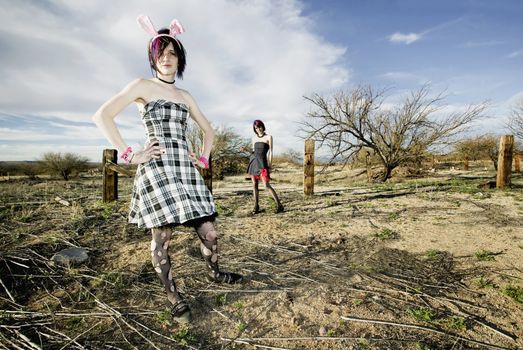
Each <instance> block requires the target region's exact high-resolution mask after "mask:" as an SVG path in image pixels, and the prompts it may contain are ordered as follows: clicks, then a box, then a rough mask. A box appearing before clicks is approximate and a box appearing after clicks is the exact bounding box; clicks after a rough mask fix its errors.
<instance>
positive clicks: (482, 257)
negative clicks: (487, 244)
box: [474, 249, 496, 261]
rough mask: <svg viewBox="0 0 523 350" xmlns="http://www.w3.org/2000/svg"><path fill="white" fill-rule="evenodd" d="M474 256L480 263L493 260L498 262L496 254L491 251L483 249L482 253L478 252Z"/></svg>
mask: <svg viewBox="0 0 523 350" xmlns="http://www.w3.org/2000/svg"><path fill="white" fill-rule="evenodd" d="M474 255H475V256H476V259H478V260H479V261H493V260H496V258H495V255H496V253H494V252H491V251H489V250H484V249H482V250H480V251H477V252H476V253H475V254H474Z"/></svg>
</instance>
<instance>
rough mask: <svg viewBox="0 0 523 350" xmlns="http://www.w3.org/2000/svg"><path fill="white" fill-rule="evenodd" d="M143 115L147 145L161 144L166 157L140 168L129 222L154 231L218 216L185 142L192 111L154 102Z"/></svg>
mask: <svg viewBox="0 0 523 350" xmlns="http://www.w3.org/2000/svg"><path fill="white" fill-rule="evenodd" d="M141 115H142V122H143V125H144V127H145V131H146V136H147V142H152V141H154V140H157V141H159V145H160V147H162V148H165V150H166V153H165V154H162V156H161V158H159V159H151V160H150V161H148V162H145V163H142V164H140V165H138V169H137V170H136V175H135V179H134V186H133V194H132V197H131V208H130V212H129V222H130V223H134V224H137V225H138V227H140V228H153V227H160V226H165V225H169V224H183V223H187V222H188V221H190V220H195V219H200V218H205V217H212V216H215V213H216V208H215V205H214V201H213V197H212V194H211V192H210V191H209V190H208V189H207V187H206V186H205V182H204V181H203V178H202V177H201V175H200V173H199V172H198V170H197V169H196V167H195V166H194V164H193V163H192V162H191V160H190V159H189V147H188V146H187V141H186V138H185V132H186V129H187V118H188V117H189V108H188V107H187V106H186V105H185V104H183V103H177V102H171V101H166V100H154V101H151V102H149V103H147V104H146V105H145V106H144V108H143V110H142V111H141Z"/></svg>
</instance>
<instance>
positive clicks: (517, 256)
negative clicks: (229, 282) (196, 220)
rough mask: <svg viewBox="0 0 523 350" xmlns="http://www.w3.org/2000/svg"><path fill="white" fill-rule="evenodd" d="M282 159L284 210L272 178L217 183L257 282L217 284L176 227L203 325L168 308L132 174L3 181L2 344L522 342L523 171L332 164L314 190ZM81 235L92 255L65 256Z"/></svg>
mask: <svg viewBox="0 0 523 350" xmlns="http://www.w3.org/2000/svg"><path fill="white" fill-rule="evenodd" d="M274 170H275V171H274V173H273V177H274V179H275V181H274V186H275V188H276V189H277V191H278V192H279V193H280V195H281V197H282V199H283V202H284V204H285V206H286V211H285V212H284V213H282V214H278V215H275V214H273V213H272V212H273V204H272V202H271V201H270V200H269V199H268V196H267V195H266V194H265V193H263V192H262V193H261V196H262V202H261V204H262V209H263V211H262V213H261V214H259V215H257V216H251V215H250V213H249V212H250V209H251V207H252V203H251V201H252V198H251V194H250V185H249V181H248V180H246V179H245V177H244V176H236V177H232V178H228V179H227V180H226V181H224V182H217V183H215V191H214V193H215V199H216V203H217V205H218V207H219V211H220V214H221V216H220V218H219V220H218V229H219V231H220V232H221V241H220V242H221V251H222V260H221V261H222V263H221V264H222V267H224V268H226V269H229V270H233V271H239V272H241V273H243V274H245V275H246V277H247V281H246V282H245V283H244V284H242V285H236V286H232V287H231V286H224V285H215V284H209V283H208V282H207V281H206V280H205V278H204V273H203V269H204V264H203V261H202V259H201V258H200V256H199V249H198V244H197V240H196V238H195V236H194V234H192V232H191V231H190V230H188V229H185V228H184V229H181V230H180V231H179V233H180V234H179V235H177V236H176V238H175V239H174V241H173V243H172V245H171V258H172V261H173V275H175V278H176V282H177V284H178V286H179V287H180V289H181V290H182V292H183V293H184V294H185V295H186V296H187V297H188V299H189V301H190V304H191V306H192V308H193V310H194V316H195V317H194V322H193V323H191V324H190V325H188V326H181V325H178V324H176V323H174V322H173V321H172V320H171V318H170V316H169V313H168V306H167V303H166V299H165V297H164V295H163V291H162V288H161V286H160V284H159V281H158V280H157V277H156V276H155V274H154V271H153V269H152V268H151V266H150V262H149V252H148V249H149V248H148V246H149V236H148V234H147V232H145V231H142V230H138V229H137V228H136V227H134V226H131V225H127V224H126V214H127V204H128V203H127V202H128V200H129V193H130V186H131V179H127V178H121V180H120V201H118V202H115V203H112V204H104V203H101V202H100V201H99V198H100V190H101V179H99V178H86V179H78V180H75V181H71V182H69V183H64V182H63V181H52V180H45V181H44V180H42V181H40V182H39V181H28V180H15V181H10V182H1V183H0V187H1V188H0V190H1V193H2V198H1V200H2V203H0V247H1V248H0V276H1V277H0V279H1V284H0V344H1V345H0V349H1V348H8V349H10V348H17V347H18V348H21V349H29V348H31V347H32V348H34V349H36V348H45V349H61V348H63V349H82V348H86V349H102V348H106V349H111V348H112V349H172V348H192V349H255V348H275V349H436V348H437V349H451V348H452V349H476V348H477V349H483V348H500V349H516V348H521V347H523V342H522V340H521V336H523V328H522V326H521V324H520V321H518V320H521V319H523V311H522V308H521V303H520V300H521V298H520V297H521V287H522V286H523V273H522V268H523V266H522V265H523V263H522V261H523V249H521V246H522V244H523V231H522V229H521V227H522V225H523V219H522V216H521V211H522V210H523V190H522V188H523V186H522V183H523V181H522V179H521V177H515V178H514V183H515V184H516V185H517V186H516V187H515V188H513V189H512V190H507V191H497V190H482V189H479V188H478V187H477V185H478V184H479V183H480V182H484V181H485V180H484V179H482V178H481V177H480V178H477V177H478V174H479V173H474V174H475V175H474V174H472V175H474V176H470V175H471V174H470V173H468V175H469V176H468V177H464V176H463V175H465V174H464V173H459V172H456V171H446V172H445V173H443V174H441V173H439V174H431V178H428V177H425V178H410V179H409V178H399V179H394V181H392V182H391V183H387V184H367V183H366V174H365V173H364V172H362V169H349V168H345V169H343V170H341V169H339V168H332V169H328V170H327V171H326V172H325V173H324V174H322V175H321V176H320V177H319V178H318V179H317V182H316V183H317V186H316V195H315V196H312V197H303V195H302V193H301V186H302V183H301V181H302V174H301V167H298V166H294V167H292V166H291V165H289V164H280V165H278V166H277V167H276V168H275V169H274ZM435 175H438V176H435ZM460 175H461V177H459V176H460ZM479 175H481V176H483V175H485V174H483V173H482V174H479ZM488 175H492V174H488ZM57 196H58V197H60V198H62V199H65V200H67V201H69V202H70V203H71V205H70V206H64V205H62V204H60V203H59V202H57V201H56V200H55V197H57ZM71 245H75V246H82V247H86V248H88V249H89V250H90V256H91V259H90V261H89V262H88V263H87V264H85V265H82V266H78V267H69V268H65V267H60V266H56V265H54V264H52V263H51V262H50V260H49V258H50V257H51V256H52V255H53V254H54V253H55V252H56V251H58V250H60V249H62V248H66V247H69V246H71ZM477 252H489V253H491V254H489V256H493V257H494V259H493V260H492V259H479V258H478V257H477V255H476V253H477ZM482 256H483V255H482Z"/></svg>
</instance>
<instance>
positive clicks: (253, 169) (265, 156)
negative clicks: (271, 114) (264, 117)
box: [247, 120, 283, 214]
mask: <svg viewBox="0 0 523 350" xmlns="http://www.w3.org/2000/svg"><path fill="white" fill-rule="evenodd" d="M252 129H253V130H254V133H255V135H254V136H253V137H252V149H253V153H252V155H251V157H250V159H249V167H248V168H247V173H249V175H251V180H252V185H253V187H252V191H253V195H254V209H253V210H252V213H253V214H258V213H259V212H260V206H259V203H258V202H259V191H258V182H259V181H260V180H261V181H262V182H263V184H264V186H265V189H266V190H267V191H269V193H270V195H271V197H272V199H274V201H275V202H276V213H281V212H282V211H283V205H282V204H281V202H280V199H279V198H278V195H277V194H276V191H274V188H272V186H271V184H270V183H269V181H270V179H271V177H270V167H271V164H272V145H273V143H272V136H271V135H269V134H267V133H266V132H265V124H263V122H262V121H261V120H255V121H254V123H253V125H252Z"/></svg>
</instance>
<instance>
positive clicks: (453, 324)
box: [443, 316, 467, 331]
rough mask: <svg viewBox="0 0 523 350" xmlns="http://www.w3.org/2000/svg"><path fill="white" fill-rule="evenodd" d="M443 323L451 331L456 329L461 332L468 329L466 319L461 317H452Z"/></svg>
mask: <svg viewBox="0 0 523 350" xmlns="http://www.w3.org/2000/svg"><path fill="white" fill-rule="evenodd" d="M443 323H444V325H445V326H446V327H447V328H449V329H456V330H460V331H461V330H465V329H467V324H466V322H465V318H464V317H461V316H450V317H449V318H447V319H445V320H444V321H443Z"/></svg>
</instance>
